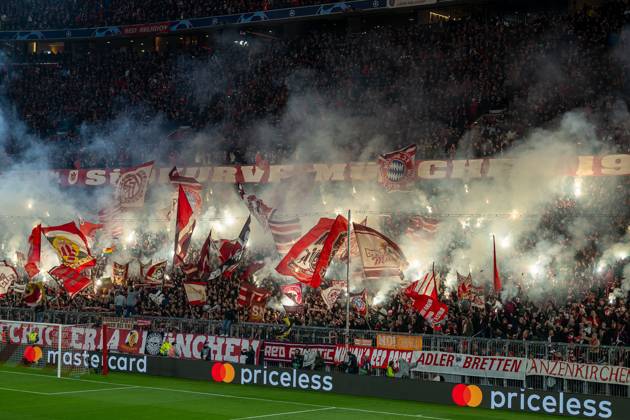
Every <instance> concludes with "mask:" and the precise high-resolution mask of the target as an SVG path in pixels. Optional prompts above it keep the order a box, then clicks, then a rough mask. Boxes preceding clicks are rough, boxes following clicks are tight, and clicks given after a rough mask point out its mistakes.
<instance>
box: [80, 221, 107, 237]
mask: <svg viewBox="0 0 630 420" xmlns="http://www.w3.org/2000/svg"><path fill="white" fill-rule="evenodd" d="M103 226H104V225H102V224H100V223H91V222H88V221H87V220H80V221H79V230H80V231H81V233H82V234H83V236H85V237H86V238H88V239H91V240H94V236H95V235H96V234H95V232H96V231H97V230H99V229H102V228H103Z"/></svg>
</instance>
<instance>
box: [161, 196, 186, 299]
mask: <svg viewBox="0 0 630 420" xmlns="http://www.w3.org/2000/svg"><path fill="white" fill-rule="evenodd" d="M179 189H180V190H181V189H182V186H181V185H180V186H179ZM178 213H179V194H178V195H177V208H176V209H175V246H174V247H173V272H175V266H176V265H175V263H176V261H177V242H179V231H178V230H177V216H178ZM162 287H164V277H162Z"/></svg>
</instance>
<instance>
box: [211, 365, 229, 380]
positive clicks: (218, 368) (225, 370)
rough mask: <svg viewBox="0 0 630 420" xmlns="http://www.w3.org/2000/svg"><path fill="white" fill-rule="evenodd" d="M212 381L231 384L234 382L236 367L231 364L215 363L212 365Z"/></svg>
mask: <svg viewBox="0 0 630 420" xmlns="http://www.w3.org/2000/svg"><path fill="white" fill-rule="evenodd" d="M212 379H214V381H215V382H225V383H226V384H229V383H230V382H232V381H233V380H234V366H232V365H231V364H229V363H215V364H214V365H212Z"/></svg>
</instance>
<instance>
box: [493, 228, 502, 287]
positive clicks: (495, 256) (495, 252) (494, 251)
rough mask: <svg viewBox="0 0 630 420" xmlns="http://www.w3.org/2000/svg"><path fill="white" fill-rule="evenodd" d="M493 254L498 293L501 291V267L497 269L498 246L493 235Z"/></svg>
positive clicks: (495, 283) (494, 277) (494, 279)
mask: <svg viewBox="0 0 630 420" xmlns="http://www.w3.org/2000/svg"><path fill="white" fill-rule="evenodd" d="M492 252H493V256H492V261H493V264H494V276H493V281H494V291H495V292H497V293H498V292H500V291H501V276H499V267H497V246H496V244H495V243H494V235H492Z"/></svg>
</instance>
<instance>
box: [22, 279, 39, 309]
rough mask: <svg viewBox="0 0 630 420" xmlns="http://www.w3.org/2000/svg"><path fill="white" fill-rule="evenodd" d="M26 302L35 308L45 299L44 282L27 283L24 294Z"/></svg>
mask: <svg viewBox="0 0 630 420" xmlns="http://www.w3.org/2000/svg"><path fill="white" fill-rule="evenodd" d="M22 300H23V301H24V303H25V304H26V305H27V306H29V307H31V308H34V307H35V306H37V305H39V304H40V303H41V302H42V301H43V300H44V285H43V283H39V282H37V283H35V282H30V283H29V284H27V285H26V289H25V290H24V295H23V296H22Z"/></svg>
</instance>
